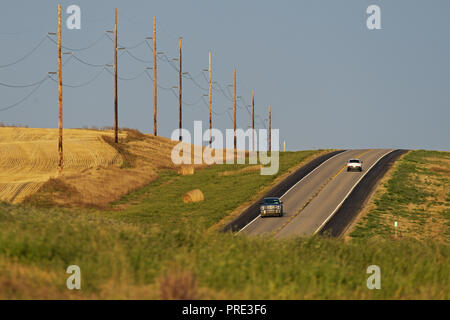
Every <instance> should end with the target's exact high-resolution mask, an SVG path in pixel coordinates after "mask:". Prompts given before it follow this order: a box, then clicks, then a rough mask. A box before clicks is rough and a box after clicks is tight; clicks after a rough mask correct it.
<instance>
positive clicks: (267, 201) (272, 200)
mask: <svg viewBox="0 0 450 320" xmlns="http://www.w3.org/2000/svg"><path fill="white" fill-rule="evenodd" d="M264 204H280V200H279V199H277V198H267V199H264Z"/></svg>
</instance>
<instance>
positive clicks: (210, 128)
mask: <svg viewBox="0 0 450 320" xmlns="http://www.w3.org/2000/svg"><path fill="white" fill-rule="evenodd" d="M208 73H209V146H210V147H211V145H212V136H211V134H212V82H211V51H210V52H209V68H208Z"/></svg>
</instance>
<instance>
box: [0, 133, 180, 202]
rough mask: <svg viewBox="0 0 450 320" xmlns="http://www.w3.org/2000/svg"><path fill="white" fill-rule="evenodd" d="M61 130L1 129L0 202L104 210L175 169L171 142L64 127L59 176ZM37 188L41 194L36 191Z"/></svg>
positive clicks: (150, 137)
mask: <svg viewBox="0 0 450 320" xmlns="http://www.w3.org/2000/svg"><path fill="white" fill-rule="evenodd" d="M57 141H58V130H57V129H35V128H16V127H4V128H0V201H7V202H12V203H20V202H23V201H27V202H32V203H36V202H38V203H40V204H48V205H53V204H60V205H73V204H75V205H88V206H90V205H92V206H104V205H106V204H107V203H109V202H111V201H114V200H117V199H118V198H120V197H121V196H122V195H124V194H126V193H128V192H130V191H132V190H135V189H137V188H139V187H142V186H144V185H145V184H147V183H149V182H150V181H152V180H154V179H155V178H156V177H157V170H158V169H163V168H174V167H175V166H174V165H173V164H172V161H171V150H172V148H173V146H174V145H175V144H176V143H177V142H175V141H171V140H170V139H167V138H162V137H154V136H152V135H144V134H142V133H140V132H138V131H135V130H124V131H121V133H120V135H119V144H117V145H115V144H114V143H113V132H112V131H109V130H107V131H106V130H85V129H64V132H63V142H64V170H63V174H62V175H61V176H59V174H58V164H57V161H58V152H57ZM38 190H39V191H38Z"/></svg>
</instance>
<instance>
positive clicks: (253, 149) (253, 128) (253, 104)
mask: <svg viewBox="0 0 450 320" xmlns="http://www.w3.org/2000/svg"><path fill="white" fill-rule="evenodd" d="M252 151H255V91H254V90H252Z"/></svg>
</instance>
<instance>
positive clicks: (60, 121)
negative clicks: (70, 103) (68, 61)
mask: <svg viewBox="0 0 450 320" xmlns="http://www.w3.org/2000/svg"><path fill="white" fill-rule="evenodd" d="M58 93H59V94H58V102H59V112H58V131H59V132H58V133H59V138H58V167H59V174H61V173H62V169H63V105H62V103H63V101H62V65H61V5H58Z"/></svg>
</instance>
